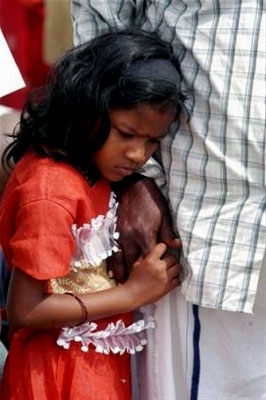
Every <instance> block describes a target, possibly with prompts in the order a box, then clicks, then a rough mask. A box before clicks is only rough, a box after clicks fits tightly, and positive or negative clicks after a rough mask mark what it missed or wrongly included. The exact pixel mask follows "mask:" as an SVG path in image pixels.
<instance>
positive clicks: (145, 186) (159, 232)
mask: <svg viewBox="0 0 266 400" xmlns="http://www.w3.org/2000/svg"><path fill="white" fill-rule="evenodd" d="M118 200H119V207H118V223H117V230H118V232H120V239H119V245H120V248H121V251H119V252H118V253H116V254H114V255H113V256H112V257H111V259H110V260H109V263H108V264H109V265H108V267H109V270H111V271H112V273H113V275H114V277H115V279H116V280H117V282H120V283H122V282H124V281H125V280H126V279H127V277H128V273H129V271H130V268H131V266H132V265H133V264H134V263H135V262H136V260H137V259H138V257H139V256H140V255H141V254H142V255H143V256H144V257H145V256H146V255H147V254H148V253H149V252H150V251H151V250H152V249H153V248H154V246H155V244H156V243H158V242H163V243H165V244H166V245H167V247H168V249H173V250H179V249H180V248H181V241H180V240H179V239H177V238H176V235H175V233H174V231H173V228H172V220H171V216H170V213H169V210H168V207H167V204H166V201H165V199H164V197H163V196H162V194H161V192H160V191H159V189H158V188H157V186H156V185H155V183H154V182H153V180H152V179H149V178H144V177H143V178H142V179H141V180H139V181H137V182H135V183H131V184H130V185H129V186H126V187H124V188H123V190H122V191H120V193H119V195H118ZM180 270H181V267H180Z"/></svg>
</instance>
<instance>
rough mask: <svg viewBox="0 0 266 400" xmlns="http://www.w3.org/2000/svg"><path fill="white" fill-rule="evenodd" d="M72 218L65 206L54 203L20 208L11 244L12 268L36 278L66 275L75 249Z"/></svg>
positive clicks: (43, 201) (48, 202)
mask: <svg viewBox="0 0 266 400" xmlns="http://www.w3.org/2000/svg"><path fill="white" fill-rule="evenodd" d="M73 219H74V218H73V216H72V215H71V213H70V212H69V211H68V210H67V209H66V208H64V206H62V205H61V204H58V203H56V202H53V201H51V200H36V201H32V202H30V203H27V204H26V205H24V206H23V207H21V209H20V210H19V211H18V213H17V215H16V219H15V234H14V236H13V237H12V239H11V242H10V246H11V251H12V264H13V266H15V267H17V268H20V269H21V270H23V271H24V272H26V273H27V274H28V275H30V276H32V277H33V278H35V279H50V278H56V277H60V276H64V275H67V273H68V272H69V268H70V261H71V258H72V255H73V252H74V247H75V241H74V237H73V235H72V233H71V225H72V223H73Z"/></svg>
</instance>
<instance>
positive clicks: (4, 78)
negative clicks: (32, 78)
mask: <svg viewBox="0 0 266 400" xmlns="http://www.w3.org/2000/svg"><path fill="white" fill-rule="evenodd" d="M0 60H1V62H0V97H2V96H5V95H7V94H9V93H12V92H15V91H16V90H19V89H22V88H23V87H24V86H25V83H24V81H23V78H22V76H21V74H20V72H19V69H18V67H17V64H16V62H15V60H14V58H13V56H12V54H11V52H10V50H9V47H8V45H7V42H6V40H5V38H4V35H3V33H2V31H1V29H0Z"/></svg>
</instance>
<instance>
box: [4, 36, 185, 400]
mask: <svg viewBox="0 0 266 400" xmlns="http://www.w3.org/2000/svg"><path fill="white" fill-rule="evenodd" d="M182 101H183V96H182V94H181V92H180V77H179V72H178V64H177V61H176V59H175V58H174V54H173V52H172V49H171V47H170V46H169V45H167V44H166V43H164V42H163V41H162V40H160V39H159V38H158V37H157V35H155V34H152V33H145V32H143V31H141V30H137V29H130V30H125V31H120V32H113V33H107V34H104V35H102V36H100V37H98V38H96V39H94V40H92V41H91V42H89V43H86V44H84V45H82V46H80V47H78V48H76V49H73V50H71V51H70V52H68V53H67V54H66V55H65V56H63V58H62V59H60V60H59V62H58V63H57V64H56V65H55V67H54V68H53V70H52V72H51V74H50V77H49V79H48V83H47V84H46V86H45V87H44V88H43V89H42V90H40V91H38V92H37V93H35V95H34V96H33V97H32V98H31V99H30V100H29V101H28V102H27V104H26V106H25V109H24V111H23V113H22V117H21V121H20V126H19V128H18V130H17V133H16V134H15V135H14V142H13V143H12V144H11V145H10V146H9V147H8V148H7V150H6V152H5V154H4V161H5V163H6V164H8V165H10V164H11V163H12V162H14V163H15V164H16V165H15V168H14V171H13V173H12V175H11V177H10V179H9V182H8V184H7V187H6V190H5V194H4V196H3V199H2V205H1V213H0V224H1V234H0V239H1V245H2V247H3V251H4V254H5V257H6V260H7V262H8V265H9V266H10V268H12V277H11V282H10V290H9V298H8V314H9V320H10V324H11V326H12V341H11V346H10V352H9V356H8V360H7V363H6V366H5V370H4V377H3V382H2V386H1V390H0V395H1V396H0V397H1V400H7V399H12V400H18V399H20V400H31V399H34V400H45V399H49V400H59V399H63V400H67V399H71V400H82V399H84V400H85V399H86V400H105V399H106V400H107V399H108V400H127V399H130V396H131V386H130V364H129V356H130V354H132V353H134V352H135V351H140V350H141V349H142V348H143V346H144V345H145V343H146V340H145V329H147V328H152V327H153V323H152V322H150V321H147V322H144V321H143V320H141V321H137V322H135V323H133V322H132V320H131V312H132V311H133V310H135V309H136V308H138V307H140V306H142V305H145V304H148V303H151V302H154V301H156V300H157V299H159V298H160V297H162V296H163V295H165V294H166V293H167V292H169V291H170V290H172V289H173V288H175V287H176V286H177V284H178V272H179V271H178V266H177V264H176V260H175V258H174V257H173V256H171V255H169V254H168V255H167V254H165V252H166V246H165V245H164V244H163V243H160V244H158V245H156V246H155V247H154V249H153V250H152V251H151V253H150V254H149V255H148V256H147V257H145V258H144V257H142V256H140V258H139V260H138V261H137V262H136V263H135V264H134V266H133V268H132V271H131V273H130V276H129V279H128V280H127V282H125V283H124V284H122V285H116V283H115V281H114V280H113V279H111V278H110V277H109V276H108V274H107V271H106V259H107V257H109V256H110V255H111V253H112V252H113V251H118V248H117V244H116V240H117V238H118V233H117V232H116V217H115V215H116V208H117V203H116V200H115V196H114V195H113V193H112V192H111V190H110V182H117V181H120V180H122V179H123V178H125V177H127V176H129V175H131V174H132V173H133V172H135V171H137V170H138V169H139V168H140V167H141V166H142V165H143V164H144V163H145V162H146V161H147V160H148V158H149V157H150V156H151V155H152V153H153V152H154V150H155V149H156V147H157V145H158V143H159V142H160V140H161V139H162V138H163V137H164V136H165V135H166V133H167V131H168V130H169V127H170V125H171V124H172V123H173V121H175V120H176V119H177V117H178V115H179V113H180V110H181V108H182Z"/></svg>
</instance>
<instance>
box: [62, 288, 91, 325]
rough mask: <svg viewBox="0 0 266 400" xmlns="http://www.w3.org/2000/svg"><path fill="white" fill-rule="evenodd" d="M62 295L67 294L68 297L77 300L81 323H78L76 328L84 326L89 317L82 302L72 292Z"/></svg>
mask: <svg viewBox="0 0 266 400" xmlns="http://www.w3.org/2000/svg"><path fill="white" fill-rule="evenodd" d="M64 294H67V295H69V296H72V297H74V299H76V300H77V302H78V303H79V305H80V307H81V310H82V320H81V322H80V323H79V324H78V325H77V326H79V325H82V324H84V323H85V322H87V321H88V319H89V315H88V310H87V307H86V306H85V304H84V303H83V301H82V300H81V299H80V298H79V297H78V296H77V295H76V294H75V293H72V292H65V293H64Z"/></svg>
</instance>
